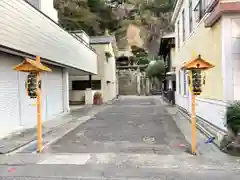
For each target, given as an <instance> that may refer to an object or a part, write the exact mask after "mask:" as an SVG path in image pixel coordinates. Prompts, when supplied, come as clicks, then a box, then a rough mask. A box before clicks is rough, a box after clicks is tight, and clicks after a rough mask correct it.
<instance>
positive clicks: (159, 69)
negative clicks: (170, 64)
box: [145, 60, 165, 80]
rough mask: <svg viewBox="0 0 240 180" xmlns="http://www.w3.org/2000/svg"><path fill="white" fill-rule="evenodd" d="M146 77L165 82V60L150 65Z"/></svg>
mask: <svg viewBox="0 0 240 180" xmlns="http://www.w3.org/2000/svg"><path fill="white" fill-rule="evenodd" d="M145 72H146V76H147V77H149V78H154V77H156V78H158V79H159V80H163V78H164V72H165V64H164V61H163V60H157V61H156V62H154V63H152V64H151V63H150V64H149V65H148V67H147V68H146V70H145Z"/></svg>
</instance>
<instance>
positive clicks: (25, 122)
mask: <svg viewBox="0 0 240 180" xmlns="http://www.w3.org/2000/svg"><path fill="white" fill-rule="evenodd" d="M27 75H28V73H25V72H19V90H20V91H19V92H20V102H21V117H22V122H21V125H22V126H32V125H36V124H37V98H35V99H31V98H30V97H29V96H28V95H27V92H26V87H25V82H26V80H27Z"/></svg>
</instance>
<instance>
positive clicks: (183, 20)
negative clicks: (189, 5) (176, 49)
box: [182, 9, 186, 42]
mask: <svg viewBox="0 0 240 180" xmlns="http://www.w3.org/2000/svg"><path fill="white" fill-rule="evenodd" d="M185 39H186V29H185V9H183V10H182V42H184V41H185Z"/></svg>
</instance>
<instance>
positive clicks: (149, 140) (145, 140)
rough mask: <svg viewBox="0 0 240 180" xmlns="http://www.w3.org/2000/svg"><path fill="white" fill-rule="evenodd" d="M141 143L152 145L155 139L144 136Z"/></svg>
mask: <svg viewBox="0 0 240 180" xmlns="http://www.w3.org/2000/svg"><path fill="white" fill-rule="evenodd" d="M143 141H144V142H146V143H147V144H154V143H155V138H154V137H153V136H144V137H143Z"/></svg>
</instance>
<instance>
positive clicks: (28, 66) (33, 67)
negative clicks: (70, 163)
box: [14, 56, 52, 153]
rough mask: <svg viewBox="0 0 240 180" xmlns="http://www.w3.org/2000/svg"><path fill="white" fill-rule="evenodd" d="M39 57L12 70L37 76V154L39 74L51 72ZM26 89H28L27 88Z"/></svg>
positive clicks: (39, 95)
mask: <svg viewBox="0 0 240 180" xmlns="http://www.w3.org/2000/svg"><path fill="white" fill-rule="evenodd" d="M40 61H41V58H40V56H36V61H34V60H31V59H25V61H24V62H23V63H21V64H19V65H17V66H16V67H14V70H16V71H20V72H27V73H36V74H37V152H38V153H41V152H42V117H41V114H42V112H41V88H40V87H39V86H41V85H40V82H41V81H40V80H41V78H40V73H41V72H43V71H45V72H51V71H52V70H51V69H49V68H48V67H46V66H44V65H43V64H41V62H40ZM27 88H28V87H27Z"/></svg>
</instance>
